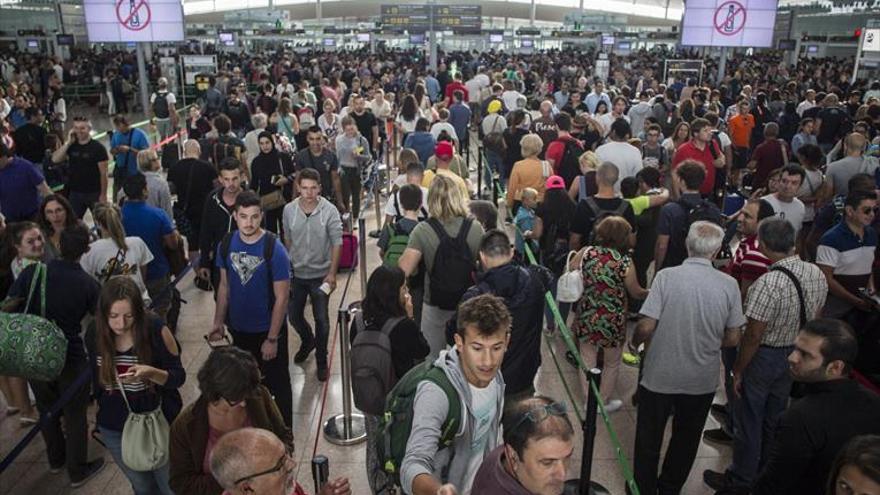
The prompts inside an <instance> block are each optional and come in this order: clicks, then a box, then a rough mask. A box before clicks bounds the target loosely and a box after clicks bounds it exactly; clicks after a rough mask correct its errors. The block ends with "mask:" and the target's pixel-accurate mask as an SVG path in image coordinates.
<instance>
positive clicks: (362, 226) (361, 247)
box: [358, 214, 367, 298]
mask: <svg viewBox="0 0 880 495" xmlns="http://www.w3.org/2000/svg"><path fill="white" fill-rule="evenodd" d="M358 266H359V267H360V272H361V298H363V297H364V296H366V295H367V220H366V219H364V217H363V214H362V215H361V217H360V218H358Z"/></svg>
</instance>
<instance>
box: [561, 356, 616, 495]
mask: <svg viewBox="0 0 880 495" xmlns="http://www.w3.org/2000/svg"><path fill="white" fill-rule="evenodd" d="M585 373H586V375H587V381H588V382H595V383H596V390H598V389H599V382H600V381H601V380H602V371H601V370H599V369H598V368H593V369H591V370H589V371H585ZM598 410H599V398H598V397H597V396H596V394H594V393H593V388H592V387H590V386H589V384H588V385H587V410H586V411H584V423H583V425H581V427H582V428H583V430H582V431H583V434H584V448H583V451H582V452H581V477H580V479H576V480H568V481H566V482H565V489H564V490H563V493H564V494H579V495H605V494H609V495H610V493H611V492H609V491H608V490H607V489H606V488H605V487H603V486H602V485H600V484H598V483H596V482H595V481H591V480H590V478H591V477H592V471H593V448H594V446H595V441H596V417H597V414H598Z"/></svg>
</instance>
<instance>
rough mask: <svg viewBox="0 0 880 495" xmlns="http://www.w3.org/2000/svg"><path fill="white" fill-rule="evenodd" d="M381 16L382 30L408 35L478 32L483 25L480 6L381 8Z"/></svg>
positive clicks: (387, 6)
mask: <svg viewBox="0 0 880 495" xmlns="http://www.w3.org/2000/svg"><path fill="white" fill-rule="evenodd" d="M381 13H382V26H383V27H385V28H391V29H398V30H401V31H403V30H407V31H409V32H422V31H431V30H432V29H433V30H434V31H455V32H459V33H466V32H479V31H480V28H481V26H482V22H483V8H482V7H481V6H479V5H408V4H399V5H382V7H381ZM432 20H433V26H432V24H431V21H432Z"/></svg>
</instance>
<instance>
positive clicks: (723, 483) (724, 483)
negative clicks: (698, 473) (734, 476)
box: [703, 469, 733, 490]
mask: <svg viewBox="0 0 880 495" xmlns="http://www.w3.org/2000/svg"><path fill="white" fill-rule="evenodd" d="M731 481H732V480H731V479H730V476H728V475H727V473H726V472H723V473H722V472H718V471H712V470H711V469H707V470H705V471H703V483H705V484H706V486H708V487H709V488H711V489H713V490H721V489H724V488H726V487H728V486H730V485H732V484H733V483H732V482H731Z"/></svg>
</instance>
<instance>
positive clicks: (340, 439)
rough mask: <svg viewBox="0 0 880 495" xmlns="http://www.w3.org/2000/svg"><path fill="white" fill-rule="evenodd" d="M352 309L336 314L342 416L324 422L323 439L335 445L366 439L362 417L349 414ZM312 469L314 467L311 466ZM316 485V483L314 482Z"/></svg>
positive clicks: (354, 305)
mask: <svg viewBox="0 0 880 495" xmlns="http://www.w3.org/2000/svg"><path fill="white" fill-rule="evenodd" d="M351 306H352V307H345V306H342V307H340V308H339V311H338V313H337V318H336V320H337V322H338V323H337V324H338V325H339V351H340V354H339V362H340V373H341V374H342V414H337V415H335V416H330V417H329V418H327V421H325V422H324V438H326V439H327V441H328V442H330V443H333V444H336V445H354V444H357V443H360V442H363V441H364V440H366V439H367V428H366V424H365V422H364V415H363V414H358V413H353V412H351V343H350V342H349V339H350V335H349V330H348V325H349V322H350V321H351V313H352V311H356V304H352V305H351ZM313 468H314V465H313ZM316 484H317V481H316Z"/></svg>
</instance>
